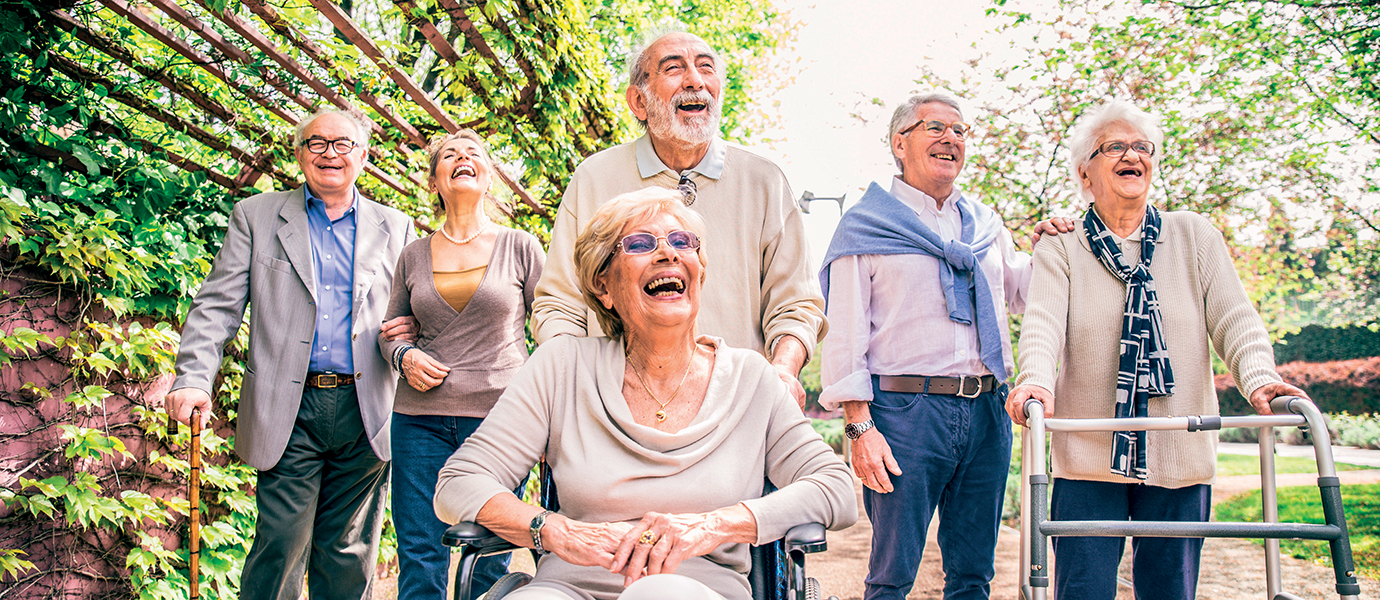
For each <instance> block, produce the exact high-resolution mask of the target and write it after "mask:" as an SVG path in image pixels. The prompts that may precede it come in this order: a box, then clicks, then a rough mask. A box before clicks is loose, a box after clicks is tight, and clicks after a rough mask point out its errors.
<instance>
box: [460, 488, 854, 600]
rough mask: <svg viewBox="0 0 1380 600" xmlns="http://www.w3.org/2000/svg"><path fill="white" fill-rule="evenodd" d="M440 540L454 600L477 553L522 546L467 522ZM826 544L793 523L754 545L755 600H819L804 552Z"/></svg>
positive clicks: (551, 499)
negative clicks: (450, 565) (453, 557)
mask: <svg viewBox="0 0 1380 600" xmlns="http://www.w3.org/2000/svg"><path fill="white" fill-rule="evenodd" d="M540 471H541V479H540V484H539V489H540V493H539V500H540V503H541V505H542V506H543V507H544V508H546V509H547V510H553V511H555V510H559V509H560V502H559V501H558V500H557V499H556V487H555V481H554V480H553V479H552V476H551V469H550V467H549V466H548V465H547V464H546V463H544V462H543V463H542V464H541V465H540ZM441 542H442V543H443V544H445V545H446V546H450V547H458V548H460V564H459V565H458V567H457V568H456V570H455V581H454V585H453V588H452V589H453V590H454V596H453V598H454V599H456V600H458V599H460V598H467V597H469V594H470V587H471V586H472V576H473V574H474V567H475V563H476V562H477V561H478V560H479V559H480V557H484V556H490V555H494V554H502V553H505V552H512V551H514V550H519V549H521V547H520V546H517V545H515V544H512V543H510V542H508V541H507V540H504V539H503V538H500V537H498V536H497V535H495V534H494V533H492V532H490V531H489V530H488V529H485V528H484V527H483V526H481V525H479V524H477V523H472V522H469V521H462V522H460V523H456V524H455V525H452V526H451V527H450V528H449V529H447V530H446V532H445V534H444V535H443V536H442V539H441ZM827 548H828V544H827V543H826V542H825V532H824V526H823V525H821V524H819V523H806V524H803V525H797V526H795V527H792V528H791V529H790V530H788V531H787V532H786V536H785V537H784V538H782V539H780V540H778V541H776V542H772V543H770V544H766V545H762V546H753V547H752V549H751V553H752V570H751V571H750V572H749V573H748V582H749V584H750V585H751V586H752V598H753V600H819V598H820V590H819V582H818V581H816V580H815V579H812V578H809V577H806V576H805V555H806V554H813V553H816V552H823V551H824V550H826V549H827ZM529 551H530V552H531V553H532V562H533V563H534V564H535V563H536V562H537V560H538V559H540V555H538V553H537V551H536V550H529ZM769 575H770V576H771V577H770V579H769V578H768V576H769ZM531 579H532V577H531V576H530V575H528V574H526V573H509V574H508V575H505V576H503V577H502V578H500V579H499V580H498V582H496V583H495V584H494V586H493V587H492V588H490V589H489V591H488V592H486V595H485V596H484V598H485V600H497V599H498V598H501V597H502V596H503V595H506V594H507V593H508V592H510V591H512V590H514V589H517V588H519V587H521V586H523V585H526V584H527V582H528V581H531Z"/></svg>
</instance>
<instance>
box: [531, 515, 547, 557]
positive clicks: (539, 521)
mask: <svg viewBox="0 0 1380 600" xmlns="http://www.w3.org/2000/svg"><path fill="white" fill-rule="evenodd" d="M549 514H551V511H549V510H544V511H541V513H540V514H538V515H537V516H535V517H532V524H531V526H530V528H531V531H532V545H533V546H534V547H536V550H537V552H546V550H545V549H544V548H542V547H541V528H542V527H545V526H546V515H549Z"/></svg>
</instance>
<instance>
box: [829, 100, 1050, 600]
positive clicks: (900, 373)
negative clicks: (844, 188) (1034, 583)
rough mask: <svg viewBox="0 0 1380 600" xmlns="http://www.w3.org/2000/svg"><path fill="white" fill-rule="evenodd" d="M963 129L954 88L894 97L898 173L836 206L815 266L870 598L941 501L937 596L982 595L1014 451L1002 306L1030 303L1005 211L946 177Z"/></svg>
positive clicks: (891, 577) (915, 548)
mask: <svg viewBox="0 0 1380 600" xmlns="http://www.w3.org/2000/svg"><path fill="white" fill-rule="evenodd" d="M969 131H970V128H969V126H968V125H967V124H966V123H964V122H963V116H962V113H961V112H960V108H959V104H958V101H957V100H955V99H954V98H953V97H952V96H949V95H948V94H944V93H930V94H923V95H919V96H915V97H912V98H910V99H909V100H908V101H907V102H906V103H905V104H903V105H902V106H901V107H900V108H898V109H897V110H896V113H895V115H893V117H892V119H891V128H890V140H891V151H892V154H893V156H894V157H895V159H896V165H897V166H898V167H899V168H900V169H901V174H900V175H898V176H897V177H895V179H893V180H892V182H891V186H890V191H887V190H885V189H883V188H882V187H881V186H879V185H877V184H876V183H873V184H872V185H871V186H870V187H869V188H868V190H867V193H866V194H864V195H863V198H862V200H861V201H859V203H858V204H857V205H856V206H855V207H854V208H853V209H851V210H849V211H848V213H847V214H845V215H844V217H843V219H842V220H841V221H840V222H839V227H838V230H837V231H836V232H835V234H834V239H833V241H832V242H831V243H830V245H829V251H828V252H827V253H826V257H825V259H824V268H823V270H822V271H821V272H820V284H821V285H822V286H823V288H824V293H825V298H826V299H827V315H828V318H829V323H830V328H831V329H832V330H833V334H832V335H830V336H829V337H828V338H826V339H825V340H824V347H823V350H822V351H823V364H822V376H823V383H824V391H823V393H822V394H821V395H820V404H822V405H823V406H824V407H825V408H834V407H837V406H842V407H843V411H844V420H845V427H844V433H845V434H846V435H847V436H848V438H849V440H850V443H851V444H852V451H853V454H852V456H853V472H854V473H855V474H856V475H857V476H858V477H859V478H861V479H862V482H863V485H864V486H865V489H864V490H863V503H864V507H865V508H866V510H867V515H868V518H869V519H871V521H872V532H873V533H872V554H871V556H870V558H869V561H868V575H867V580H866V584H867V587H866V592H865V595H864V598H866V599H867V600H875V599H893V598H894V599H897V600H900V599H902V598H905V596H906V594H907V592H909V591H910V589H911V587H912V586H913V585H914V582H915V575H916V572H917V569H918V568H919V566H920V558H921V554H922V553H923V551H924V549H925V534H926V531H927V530H928V528H929V523H930V518H931V517H932V516H933V515H934V514H935V510H936V508H937V509H938V511H939V546H940V551H941V552H942V553H943V558H944V560H943V562H944V579H945V585H944V598H945V599H946V600H960V599H962V600H968V599H977V598H981V599H985V598H988V597H989V596H990V593H991V586H990V583H991V580H992V576H993V574H994V570H993V556H994V552H995V549H996V542H997V531H998V526H999V520H1000V519H1001V509H1002V499H1003V495H1004V492H1005V490H1006V472H1007V465H1008V464H1009V461H1010V458H1011V423H1010V419H1008V418H1007V417H1006V414H1005V410H1004V404H1005V397H1006V391H1007V387H1006V379H1007V376H1008V375H1010V373H1011V371H1012V358H1011V341H1010V333H1009V331H1008V319H1007V312H1008V310H1011V311H1015V312H1021V311H1023V310H1024V307H1025V298H1024V294H1025V292H1026V290H1027V289H1028V288H1029V284H1030V276H1031V272H1032V269H1031V266H1030V256H1029V255H1027V254H1025V253H1021V252H1017V251H1016V248H1015V244H1014V243H1013V242H1012V239H1011V234H1010V232H1008V231H1007V230H1006V227H1005V224H1004V223H1003V222H1002V220H1001V217H1000V216H999V215H997V214H996V213H995V212H994V211H993V210H992V209H991V208H988V207H987V206H985V205H983V204H980V203H978V202H976V201H974V200H972V199H969V198H966V197H964V196H963V193H962V192H961V191H960V190H959V189H958V188H957V187H956V186H955V185H954V181H955V180H956V179H957V178H958V175H959V172H960V171H961V170H962V169H963V161H964V158H965V153H966V141H967V137H968V134H969ZM1040 229H1041V230H1047V231H1049V232H1053V231H1054V230H1053V229H1052V228H1050V227H1049V226H1048V225H1047V224H1041V227H1040Z"/></svg>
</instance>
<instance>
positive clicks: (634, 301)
mask: <svg viewBox="0 0 1380 600" xmlns="http://www.w3.org/2000/svg"><path fill="white" fill-rule="evenodd" d="M683 229H688V228H687V227H686V226H685V225H684V224H683V223H681V222H680V220H678V219H676V218H675V216H673V215H671V214H667V213H661V214H658V215H656V216H655V217H653V218H652V219H651V220H648V221H643V222H641V223H630V224H628V225H625V226H624V227H623V230H622V232H621V233H620V234H619V237H620V238H621V237H623V236H627V235H630V234H633V233H649V234H651V235H653V236H656V237H659V238H664V237H665V236H666V234H668V233H670V232H672V231H677V230H683ZM596 281H597V285H598V286H599V287H600V288H601V289H602V290H603V291H602V292H601V293H599V294H598V298H599V301H600V303H602V304H603V305H604V307H605V308H611V309H613V310H614V311H615V312H616V313H618V316H619V318H621V319H622V321H623V327H624V329H625V330H626V332H627V333H626V335H632V336H636V333H637V332H639V331H649V330H651V329H652V328H656V327H679V326H684V325H686V324H690V325H692V326H693V324H694V322H695V317H696V316H697V315H698V314H699V311H700V288H701V285H703V283H704V271H703V264H702V263H701V262H700V256H699V251H695V250H686V251H679V252H678V251H676V250H673V249H671V247H670V245H668V244H667V243H666V241H665V240H664V239H661V240H658V241H657V247H656V249H655V250H653V251H651V252H648V253H646V254H627V253H625V252H622V251H617V252H616V253H615V254H614V255H613V259H612V260H611V261H609V266H608V267H607V268H606V269H604V272H603V273H602V274H601V275H599V277H598V279H597V280H596Z"/></svg>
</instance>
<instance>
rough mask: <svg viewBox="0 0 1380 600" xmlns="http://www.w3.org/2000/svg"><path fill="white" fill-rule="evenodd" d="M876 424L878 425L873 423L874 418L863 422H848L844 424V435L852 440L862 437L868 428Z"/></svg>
mask: <svg viewBox="0 0 1380 600" xmlns="http://www.w3.org/2000/svg"><path fill="white" fill-rule="evenodd" d="M874 425H876V423H873V422H872V419H868V420H866V421H863V422H861V423H848V424H846V425H844V426H843V435H846V436H848V439H850V440H856V439H858V438H860V437H862V434H864V433H867V430H869V429H872V427H873V426H874Z"/></svg>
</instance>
